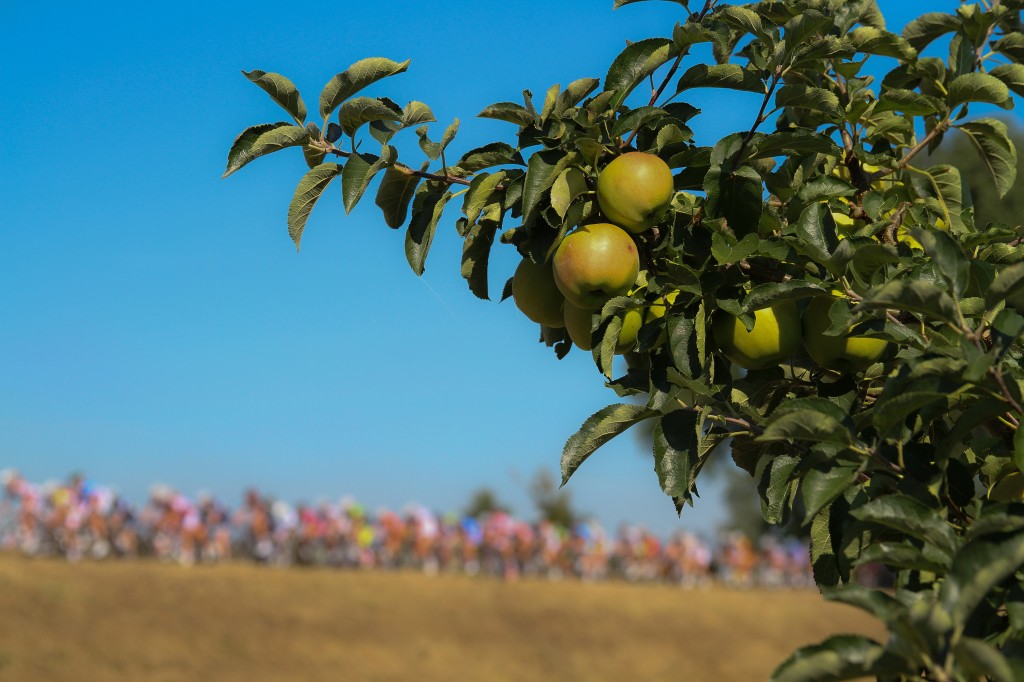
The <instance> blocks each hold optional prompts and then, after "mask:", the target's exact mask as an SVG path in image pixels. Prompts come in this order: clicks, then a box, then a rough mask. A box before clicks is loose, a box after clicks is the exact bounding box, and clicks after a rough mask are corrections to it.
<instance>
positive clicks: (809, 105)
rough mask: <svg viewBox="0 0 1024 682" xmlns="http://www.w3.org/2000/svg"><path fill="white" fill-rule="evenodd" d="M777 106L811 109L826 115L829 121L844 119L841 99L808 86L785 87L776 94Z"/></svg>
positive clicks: (828, 92) (833, 94) (821, 89)
mask: <svg viewBox="0 0 1024 682" xmlns="http://www.w3.org/2000/svg"><path fill="white" fill-rule="evenodd" d="M775 106H777V107H790V108H792V109H809V110H810V111H816V112H818V113H821V114H824V115H825V116H826V117H828V118H829V119H841V118H842V117H843V110H842V108H841V107H840V106H839V97H838V96H837V95H836V94H835V93H834V92H831V91H829V90H825V89H824V88H815V87H811V86H808V85H783V86H782V87H781V88H779V89H778V91H777V92H776V93H775Z"/></svg>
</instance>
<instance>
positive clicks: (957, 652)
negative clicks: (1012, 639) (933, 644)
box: [953, 637, 1020, 682]
mask: <svg viewBox="0 0 1024 682" xmlns="http://www.w3.org/2000/svg"><path fill="white" fill-rule="evenodd" d="M953 656H954V657H955V658H956V660H957V663H959V664H960V667H961V668H962V669H963V670H964V672H966V673H967V674H968V675H969V676H970V679H973V680H991V681H992V682H1014V681H1015V680H1019V679H1020V678H1019V677H1017V676H1016V675H1014V673H1013V669H1012V668H1011V667H1010V664H1009V662H1008V661H1007V660H1006V658H1005V657H1004V656H1003V655H1002V654H1001V653H1000V652H999V649H996V648H995V647H994V646H992V645H991V644H989V643H988V642H986V641H985V640H983V639H976V638H974V637H963V638H962V639H961V640H960V641H959V642H958V643H957V645H956V648H955V649H954V650H953Z"/></svg>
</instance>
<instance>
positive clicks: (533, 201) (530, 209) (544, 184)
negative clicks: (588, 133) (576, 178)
mask: <svg viewBox="0 0 1024 682" xmlns="http://www.w3.org/2000/svg"><path fill="white" fill-rule="evenodd" d="M575 158H576V154H575V153H573V152H570V153H569V154H565V153H564V152H562V151H559V150H554V149H552V150H548V151H543V152H537V153H535V154H533V155H532V156H530V160H529V161H528V162H527V166H526V180H525V183H524V185H523V208H522V211H523V224H524V225H528V224H530V223H531V222H532V221H533V218H534V212H535V210H536V209H537V205H538V204H540V200H541V198H542V197H543V196H544V192H546V191H547V190H548V189H549V188H550V187H551V185H553V184H554V183H555V180H556V179H557V178H558V175H559V174H560V173H561V172H562V171H563V170H565V169H566V168H567V167H568V166H569V165H570V164H571V163H573V161H574V160H575Z"/></svg>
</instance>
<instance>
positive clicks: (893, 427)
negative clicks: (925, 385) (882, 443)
mask: <svg viewBox="0 0 1024 682" xmlns="http://www.w3.org/2000/svg"><path fill="white" fill-rule="evenodd" d="M947 398H948V395H947V394H946V393H941V392H938V391H928V390H915V391H909V390H908V391H904V392H902V393H898V394H895V395H884V396H883V398H882V399H879V401H878V403H877V404H876V405H875V409H874V411H873V413H872V423H874V425H875V428H876V429H877V430H878V433H879V434H880V435H881V436H883V437H889V436H892V437H894V438H895V437H897V436H898V432H899V429H900V428H901V427H902V426H903V423H904V422H905V421H906V420H907V418H908V417H909V416H910V415H912V414H915V413H917V412H920V411H921V409H922V408H925V407H927V406H929V405H932V404H935V403H938V402H945V401H946V399H947Z"/></svg>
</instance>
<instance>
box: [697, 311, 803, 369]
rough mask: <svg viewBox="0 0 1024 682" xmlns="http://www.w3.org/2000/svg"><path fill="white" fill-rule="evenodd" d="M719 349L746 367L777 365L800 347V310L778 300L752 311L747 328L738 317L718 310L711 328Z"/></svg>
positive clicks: (757, 367)
mask: <svg viewBox="0 0 1024 682" xmlns="http://www.w3.org/2000/svg"><path fill="white" fill-rule="evenodd" d="M711 332H712V336H713V337H714V340H715V343H716V344H718V348H719V350H721V351H722V353H724V354H725V356H726V357H727V358H729V359H730V360H732V361H733V363H735V364H737V365H739V366H740V367H744V368H746V369H765V368H766V367H771V366H772V365H777V364H779V363H780V362H781V361H783V360H785V359H786V358H788V357H790V356H792V355H794V354H796V352H797V351H798V350H800V309H799V308H798V307H797V305H796V303H794V302H793V301H781V302H779V303H776V304H775V305H773V306H771V307H768V308H761V309H760V310H755V311H754V326H753V328H752V329H751V330H750V331H747V328H746V326H744V324H743V322H742V321H741V320H740V318H738V317H736V316H735V315H732V314H730V313H727V312H725V311H724V310H719V311H718V312H717V313H716V314H715V320H714V322H713V323H712V327H711Z"/></svg>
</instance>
